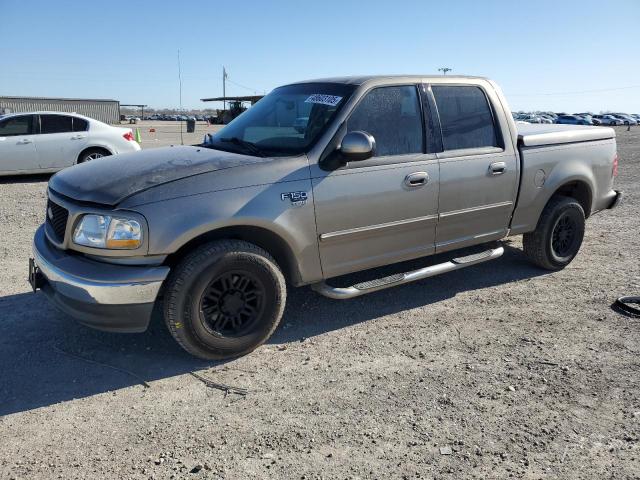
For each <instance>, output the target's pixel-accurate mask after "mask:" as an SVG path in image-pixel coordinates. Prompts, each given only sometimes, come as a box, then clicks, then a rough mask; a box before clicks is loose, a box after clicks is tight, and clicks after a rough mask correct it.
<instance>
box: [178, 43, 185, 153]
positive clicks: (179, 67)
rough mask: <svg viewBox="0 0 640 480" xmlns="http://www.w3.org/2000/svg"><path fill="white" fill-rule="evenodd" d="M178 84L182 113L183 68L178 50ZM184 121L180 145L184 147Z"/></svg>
mask: <svg viewBox="0 0 640 480" xmlns="http://www.w3.org/2000/svg"><path fill="white" fill-rule="evenodd" d="M178 84H179V86H180V111H182V67H181V66H180V49H178ZM182 123H183V122H182V120H180V145H184V137H183V136H182V128H183V126H182Z"/></svg>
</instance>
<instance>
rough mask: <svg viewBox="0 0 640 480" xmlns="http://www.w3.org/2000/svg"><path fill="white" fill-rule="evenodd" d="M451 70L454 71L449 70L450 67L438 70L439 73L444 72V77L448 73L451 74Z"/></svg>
mask: <svg viewBox="0 0 640 480" xmlns="http://www.w3.org/2000/svg"><path fill="white" fill-rule="evenodd" d="M451 70H453V69H452V68H449V67H442V68H439V69H438V71H439V72H442V74H443V75H446V74H447V72H450V71H451Z"/></svg>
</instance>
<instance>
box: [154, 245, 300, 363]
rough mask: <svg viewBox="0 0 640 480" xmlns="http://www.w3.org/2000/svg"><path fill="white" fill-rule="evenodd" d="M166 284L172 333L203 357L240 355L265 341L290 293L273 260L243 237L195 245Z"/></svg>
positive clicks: (167, 317) (166, 307) (166, 314)
mask: <svg viewBox="0 0 640 480" xmlns="http://www.w3.org/2000/svg"><path fill="white" fill-rule="evenodd" d="M165 288H166V289H165V294H164V318H165V323H166V325H167V327H168V329H169V331H170V332H171V335H172V336H173V338H175V340H176V341H177V342H178V343H179V344H180V346H181V347H182V348H184V349H185V350H186V351H187V352H189V353H190V354H191V355H194V356H196V357H199V358H202V359H205V360H220V359H227V358H233V357H239V356H241V355H245V354H247V353H249V352H251V351H252V350H254V349H255V348H256V347H258V346H260V345H261V344H262V343H264V342H265V341H266V340H267V339H268V338H269V337H270V336H271V334H272V333H273V331H274V330H275V329H276V327H277V326H278V324H279V323H280V319H281V318H282V313H283V311H284V307H285V303H286V298H287V289H286V283H285V279H284V275H283V274H282V272H281V270H280V268H279V267H278V265H277V264H276V262H275V260H274V259H273V258H272V257H271V256H270V255H269V254H268V253H267V252H266V251H264V250H262V249H261V248H259V247H257V246H255V245H253V244H251V243H248V242H244V241H240V240H220V241H215V242H211V243H207V244H205V245H202V246H201V247H199V248H197V249H196V250H194V251H193V252H191V253H190V254H189V255H187V256H186V257H185V258H184V259H183V260H182V261H181V262H180V263H179V264H178V265H177V266H176V267H175V268H174V269H173V270H172V272H171V274H170V277H169V279H168V280H167V284H166V287H165Z"/></svg>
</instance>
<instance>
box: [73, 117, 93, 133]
mask: <svg viewBox="0 0 640 480" xmlns="http://www.w3.org/2000/svg"><path fill="white" fill-rule="evenodd" d="M71 118H72V119H73V131H74V132H86V131H87V130H89V122H87V121H86V120H85V119H83V118H78V117H71Z"/></svg>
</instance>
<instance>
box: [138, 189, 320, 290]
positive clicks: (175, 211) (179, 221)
mask: <svg viewBox="0 0 640 480" xmlns="http://www.w3.org/2000/svg"><path fill="white" fill-rule="evenodd" d="M291 192H305V193H306V194H307V200H306V201H305V202H297V203H295V202H293V201H291V199H290V198H289V197H288V196H286V195H285V196H284V197H283V194H287V193H291ZM312 196H313V191H312V189H311V181H310V180H309V179H303V180H295V181H289V182H282V183H275V184H269V185H258V186H251V187H243V188H235V189H230V190H222V191H216V192H208V193H201V194H197V195H192V196H186V197H180V198H174V199H171V200H165V201H160V202H154V203H150V204H145V205H140V206H138V207H137V208H136V211H138V212H140V213H141V214H143V215H144V216H145V218H146V219H147V221H148V224H149V255H169V254H172V253H175V252H177V251H178V250H179V249H180V248H181V247H183V246H184V245H186V244H187V243H189V242H190V241H191V240H193V239H195V238H197V237H200V236H202V235H205V234H207V233H209V232H213V231H216V230H220V229H223V228H229V227H258V228H260V229H264V230H268V231H269V232H271V233H273V234H274V235H277V236H278V237H279V238H281V239H282V240H283V241H284V242H285V243H286V244H287V246H288V248H289V250H290V251H291V252H293V256H294V259H295V263H296V267H297V270H298V273H299V275H300V282H301V283H311V282H315V281H319V280H321V279H322V270H321V267H320V258H319V253H318V242H317V234H316V225H315V213H314V208H313V198H312ZM248 240H249V241H251V239H248ZM255 243H261V242H260V239H256V240H255Z"/></svg>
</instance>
